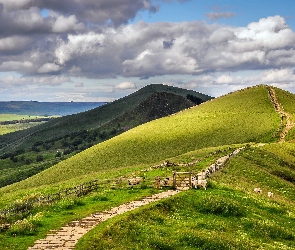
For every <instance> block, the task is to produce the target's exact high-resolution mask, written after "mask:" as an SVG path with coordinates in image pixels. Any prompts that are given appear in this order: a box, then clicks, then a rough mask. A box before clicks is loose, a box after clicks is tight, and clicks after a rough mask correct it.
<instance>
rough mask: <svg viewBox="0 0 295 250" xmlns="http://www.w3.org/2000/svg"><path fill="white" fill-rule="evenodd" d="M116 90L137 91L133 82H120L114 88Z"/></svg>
mask: <svg viewBox="0 0 295 250" xmlns="http://www.w3.org/2000/svg"><path fill="white" fill-rule="evenodd" d="M114 88H115V89H118V90H126V89H137V87H136V85H135V83H134V82H121V83H119V84H118V85H116V86H115V87H114Z"/></svg>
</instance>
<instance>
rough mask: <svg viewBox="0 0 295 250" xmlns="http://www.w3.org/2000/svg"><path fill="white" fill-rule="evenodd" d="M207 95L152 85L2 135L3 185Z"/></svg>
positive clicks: (0, 162)
mask: <svg viewBox="0 0 295 250" xmlns="http://www.w3.org/2000/svg"><path fill="white" fill-rule="evenodd" d="M208 99H211V97H209V96H206V95H203V94H201V93H198V92H195V91H190V90H185V89H180V88H175V87H170V86H164V85H150V86H146V87H144V88H142V89H140V90H138V91H137V92H135V93H133V94H131V95H130V96H127V97H125V98H122V99H120V100H117V101H115V102H112V103H109V104H105V105H103V106H101V107H98V108H96V109H92V110H89V111H87V112H83V113H79V114H75V115H70V116H65V117H61V118H56V119H52V120H50V121H49V122H47V123H45V124H42V125H39V126H36V127H34V128H31V129H27V130H23V131H18V132H15V133H10V134H7V135H4V136H1V137H0V145H2V148H0V153H1V154H2V156H1V159H0V165H2V168H0V187H3V186H6V185H9V184H12V183H14V182H17V181H20V180H23V179H25V178H28V177H30V176H32V175H34V174H37V173H38V172H40V171H43V170H44V169H46V168H48V167H51V166H52V165H54V164H56V163H57V162H58V161H61V160H64V159H65V158H68V157H70V156H72V155H73V154H76V153H77V152H80V151H83V150H85V149H86V148H89V147H91V146H92V145H95V144H97V143H100V142H102V141H104V140H107V139H109V138H111V137H113V136H116V135H118V134H120V133H123V132H124V131H126V130H128V129H130V128H133V127H135V126H137V125H140V124H143V123H146V122H148V121H151V120H153V119H157V118H160V117H163V116H167V115H170V114H173V113H176V112H178V111H180V110H182V109H185V108H189V107H191V106H194V105H196V103H197V104H199V103H201V102H204V101H206V100H208Z"/></svg>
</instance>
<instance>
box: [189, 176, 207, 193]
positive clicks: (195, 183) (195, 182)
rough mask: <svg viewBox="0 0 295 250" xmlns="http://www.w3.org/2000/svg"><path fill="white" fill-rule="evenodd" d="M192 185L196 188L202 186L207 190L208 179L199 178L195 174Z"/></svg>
mask: <svg viewBox="0 0 295 250" xmlns="http://www.w3.org/2000/svg"><path fill="white" fill-rule="evenodd" d="M192 186H193V187H194V188H198V186H202V187H203V188H204V189H205V190H207V180H198V179H197V177H196V176H193V177H192Z"/></svg>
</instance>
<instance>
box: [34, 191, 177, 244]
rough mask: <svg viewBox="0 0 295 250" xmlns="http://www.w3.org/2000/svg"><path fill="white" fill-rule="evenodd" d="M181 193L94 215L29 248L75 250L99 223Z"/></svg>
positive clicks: (156, 197)
mask: <svg viewBox="0 0 295 250" xmlns="http://www.w3.org/2000/svg"><path fill="white" fill-rule="evenodd" d="M179 192H180V191H175V190H168V191H165V192H162V193H159V194H154V195H152V196H149V197H146V198H143V199H142V200H139V201H132V202H127V203H125V204H122V205H120V206H118V207H114V208H112V209H110V210H107V211H103V212H99V213H94V214H92V215H90V216H88V217H86V218H83V219H81V220H79V221H71V222H70V223H68V225H66V226H64V227H62V228H60V229H59V230H56V231H51V233H50V234H47V236H46V238H45V239H41V240H37V241H36V242H35V244H34V246H32V247H29V250H36V249H38V250H47V249H59V250H70V249H75V245H76V244H77V242H78V240H79V239H80V238H81V237H82V236H83V235H84V234H86V233H87V232H89V231H90V230H91V229H92V228H94V227H95V226H97V225H98V224H99V223H101V222H103V221H106V220H107V219H110V218H112V217H114V216H116V215H119V214H123V213H125V212H128V211H131V210H134V209H136V208H138V207H141V206H144V205H147V204H149V203H151V202H155V201H158V200H161V199H164V198H167V197H171V196H173V195H175V194H177V193H179Z"/></svg>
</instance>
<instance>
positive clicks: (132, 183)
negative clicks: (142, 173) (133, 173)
mask: <svg viewBox="0 0 295 250" xmlns="http://www.w3.org/2000/svg"><path fill="white" fill-rule="evenodd" d="M128 182H129V185H130V186H135V185H138V184H139V183H140V182H141V177H135V178H132V179H129V180H128Z"/></svg>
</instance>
